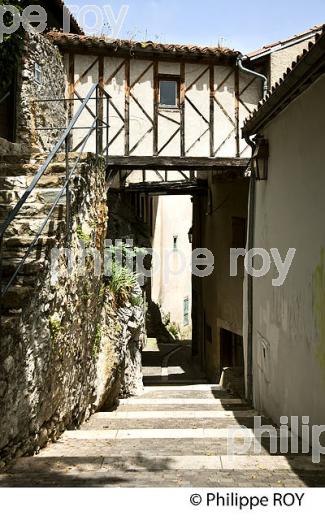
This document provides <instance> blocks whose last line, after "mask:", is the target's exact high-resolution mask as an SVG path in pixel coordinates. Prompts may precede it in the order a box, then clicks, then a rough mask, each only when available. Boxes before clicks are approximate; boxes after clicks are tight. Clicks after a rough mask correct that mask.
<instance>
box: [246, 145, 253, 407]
mask: <svg viewBox="0 0 325 520" xmlns="http://www.w3.org/2000/svg"><path fill="white" fill-rule="evenodd" d="M245 140H246V142H247V144H248V145H249V146H250V147H251V148H252V154H253V152H254V149H255V143H254V141H252V139H250V138H249V137H245ZM255 198H256V178H255V173H254V172H253V171H252V172H251V177H250V183H249V198H248V235H247V250H248V251H250V250H251V249H253V248H254V235H255V233H254V230H255ZM253 291H254V286H253V277H252V275H251V274H249V273H247V388H246V398H247V400H248V401H249V402H250V403H252V402H253V319H254V307H253V301H254V300H253V297H254V294H253Z"/></svg>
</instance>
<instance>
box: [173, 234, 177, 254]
mask: <svg viewBox="0 0 325 520" xmlns="http://www.w3.org/2000/svg"><path fill="white" fill-rule="evenodd" d="M177 245H178V236H176V235H175V236H174V237H173V249H174V251H177Z"/></svg>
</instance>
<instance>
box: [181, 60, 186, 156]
mask: <svg viewBox="0 0 325 520" xmlns="http://www.w3.org/2000/svg"><path fill="white" fill-rule="evenodd" d="M185 93H186V86H185V63H184V62H182V63H181V81H180V110H181V157H185Z"/></svg>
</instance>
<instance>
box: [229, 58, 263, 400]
mask: <svg viewBox="0 0 325 520" xmlns="http://www.w3.org/2000/svg"><path fill="white" fill-rule="evenodd" d="M244 60H248V57H247V56H243V55H242V54H239V56H238V58H237V62H236V64H237V67H238V69H239V70H240V71H241V72H243V73H246V74H250V75H251V76H255V77H256V78H258V79H260V80H261V81H262V82H263V99H264V98H265V97H266V95H267V93H268V87H269V81H268V78H267V77H266V76H264V74H260V73H259V72H256V71H255V70H251V69H248V68H247V67H245V66H244V65H243V61H244ZM245 141H246V142H247V144H248V145H249V146H250V148H251V149H252V155H253V153H254V150H255V146H256V145H255V142H254V141H253V140H252V139H251V138H250V137H249V136H245ZM255 199H256V178H255V173H254V172H253V171H252V172H251V177H250V184H249V201H248V236H247V250H248V251H250V250H251V249H253V248H254V234H255V233H254V230H255ZM253 292H254V285H253V277H252V276H251V275H250V274H247V321H248V323H247V374H246V375H247V388H246V398H247V400H248V401H249V402H253V384H254V382H253V319H254V306H253V302H254V294H253Z"/></svg>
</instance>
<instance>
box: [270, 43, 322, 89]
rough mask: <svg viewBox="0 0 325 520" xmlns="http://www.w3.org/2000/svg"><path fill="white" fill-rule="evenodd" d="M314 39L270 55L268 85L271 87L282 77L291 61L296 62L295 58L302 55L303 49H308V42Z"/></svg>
mask: <svg viewBox="0 0 325 520" xmlns="http://www.w3.org/2000/svg"><path fill="white" fill-rule="evenodd" d="M314 41H315V37H313V38H310V39H309V40H305V41H304V42H301V43H297V44H296V45H292V46H291V47H287V48H286V49H282V50H279V51H276V52H273V53H272V54H271V63H270V72H271V74H270V84H271V87H272V86H273V85H275V83H276V82H277V81H278V80H279V79H280V78H281V77H282V76H283V74H284V73H285V72H286V70H287V68H288V67H291V64H292V62H293V61H296V58H297V56H299V55H300V54H302V52H303V51H304V49H308V44H309V42H314Z"/></svg>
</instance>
